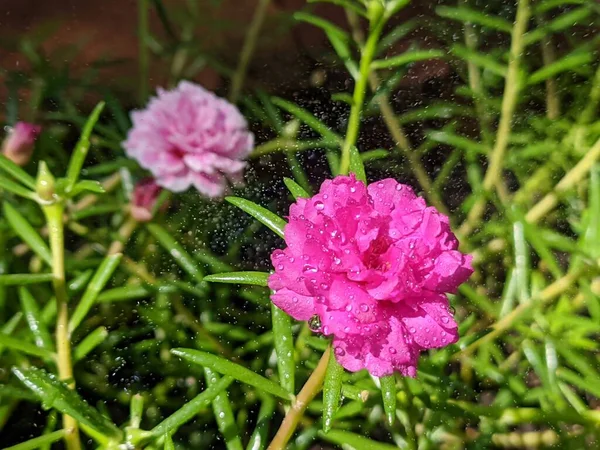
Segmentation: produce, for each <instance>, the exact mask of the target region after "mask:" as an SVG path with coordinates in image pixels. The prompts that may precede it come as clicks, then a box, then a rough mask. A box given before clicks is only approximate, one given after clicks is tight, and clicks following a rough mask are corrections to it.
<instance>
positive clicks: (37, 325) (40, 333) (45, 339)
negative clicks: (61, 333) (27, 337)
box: [19, 287, 54, 352]
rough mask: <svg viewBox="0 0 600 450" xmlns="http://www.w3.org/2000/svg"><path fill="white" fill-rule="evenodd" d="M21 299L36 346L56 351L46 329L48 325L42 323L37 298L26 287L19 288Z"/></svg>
mask: <svg viewBox="0 0 600 450" xmlns="http://www.w3.org/2000/svg"><path fill="white" fill-rule="evenodd" d="M19 298H20V300H21V309H22V310H23V312H24V313H25V320H26V321H27V324H28V325H29V329H30V330H31V334H33V337H34V339H35V345H37V346H38V347H40V348H43V349H46V350H48V351H50V352H52V351H54V344H53V343H52V337H51V336H50V333H49V332H48V330H47V329H46V324H45V323H44V322H43V321H42V317H41V313H40V310H39V308H38V305H37V302H36V301H35V298H33V296H32V295H31V294H30V293H29V291H28V290H27V289H25V288H24V287H20V288H19Z"/></svg>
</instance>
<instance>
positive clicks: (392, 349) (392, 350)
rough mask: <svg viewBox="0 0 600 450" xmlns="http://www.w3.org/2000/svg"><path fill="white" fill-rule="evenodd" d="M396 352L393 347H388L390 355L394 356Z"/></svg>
mask: <svg viewBox="0 0 600 450" xmlns="http://www.w3.org/2000/svg"><path fill="white" fill-rule="evenodd" d="M396 351H397V350H396V349H395V348H394V347H390V353H391V354H392V355H395V354H396Z"/></svg>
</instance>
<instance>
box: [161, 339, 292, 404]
mask: <svg viewBox="0 0 600 450" xmlns="http://www.w3.org/2000/svg"><path fill="white" fill-rule="evenodd" d="M171 353H173V354H174V355H177V356H179V357H180V358H183V359H185V360H186V361H190V362H192V363H194V364H199V365H201V366H204V367H209V368H210V369H212V370H214V371H216V372H219V373H221V374H223V375H229V376H231V377H233V378H235V379H236V380H239V381H241V382H243V383H246V384H248V385H250V386H254V387H256V388H258V389H261V390H263V391H265V392H268V393H269V394H272V395H275V396H277V397H280V398H282V399H284V400H291V399H292V398H293V395H292V394H291V393H289V392H287V391H286V390H285V389H283V388H282V387H281V386H279V385H278V384H276V383H274V382H273V381H271V380H269V379H268V378H265V377H263V376H262V375H258V374H256V373H254V372H252V371H251V370H249V369H246V368H245V367H242V366H240V365H239V364H235V363H232V362H231V361H228V360H226V359H224V358H221V357H220V356H215V355H212V354H210V353H206V352H201V351H199V350H192V349H186V348H174V349H172V350H171Z"/></svg>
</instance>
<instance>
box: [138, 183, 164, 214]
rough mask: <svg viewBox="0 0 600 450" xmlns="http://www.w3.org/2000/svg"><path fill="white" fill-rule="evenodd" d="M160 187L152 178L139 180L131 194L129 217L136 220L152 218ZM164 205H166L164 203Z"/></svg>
mask: <svg viewBox="0 0 600 450" xmlns="http://www.w3.org/2000/svg"><path fill="white" fill-rule="evenodd" d="M161 191H162V188H161V187H160V186H159V185H158V184H156V181H155V180H154V179H153V178H144V179H143V180H140V181H139V182H138V183H137V184H136V185H135V188H134V189H133V195H132V196H131V211H130V212H131V217H133V218H134V219H135V220H137V221H138V222H149V221H150V220H152V210H153V209H154V205H155V204H156V201H157V200H158V196H159V195H160V193H161ZM165 206H166V205H165Z"/></svg>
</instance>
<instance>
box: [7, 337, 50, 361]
mask: <svg viewBox="0 0 600 450" xmlns="http://www.w3.org/2000/svg"><path fill="white" fill-rule="evenodd" d="M0 346H1V347H7V348H10V349H13V350H16V351H19V352H23V353H26V354H28V355H32V356H38V357H40V358H42V359H44V360H45V361H53V360H54V358H55V357H56V355H55V354H54V353H53V352H51V351H49V350H46V349H45V348H41V347H38V346H36V345H34V344H31V343H29V342H27V341H24V340H23V339H21V338H16V337H11V336H7V335H6V334H4V333H0Z"/></svg>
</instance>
